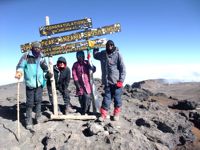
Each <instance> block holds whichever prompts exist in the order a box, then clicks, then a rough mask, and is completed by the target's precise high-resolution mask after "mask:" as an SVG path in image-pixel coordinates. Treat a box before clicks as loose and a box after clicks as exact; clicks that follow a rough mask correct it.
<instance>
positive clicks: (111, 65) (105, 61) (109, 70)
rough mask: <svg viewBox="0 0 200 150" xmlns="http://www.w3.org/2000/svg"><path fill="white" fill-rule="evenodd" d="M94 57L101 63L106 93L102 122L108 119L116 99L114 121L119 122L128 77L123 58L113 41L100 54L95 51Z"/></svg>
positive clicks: (108, 42) (102, 109)
mask: <svg viewBox="0 0 200 150" xmlns="http://www.w3.org/2000/svg"><path fill="white" fill-rule="evenodd" d="M93 55H94V58H95V59H97V60H100V62H101V69H102V83H103V85H104V91H105V95H104V98H103V101H102V106H101V108H100V112H101V117H100V120H102V121H103V120H105V119H106V116H107V112H108V110H109V109H110V104H111V102H112V99H114V111H113V116H114V117H113V119H114V120H119V114H120V112H121V106H122V100H121V94H122V87H123V82H124V79H125V76H126V69H125V65H124V62H123V59H122V56H121V54H120V53H119V50H118V48H117V47H115V44H114V42H113V41H112V40H108V41H107V43H106V50H103V51H101V52H99V49H94V50H93Z"/></svg>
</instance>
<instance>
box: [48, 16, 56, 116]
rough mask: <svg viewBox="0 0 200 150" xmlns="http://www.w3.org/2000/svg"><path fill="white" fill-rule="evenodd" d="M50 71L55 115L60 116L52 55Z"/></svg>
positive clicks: (50, 56)
mask: <svg viewBox="0 0 200 150" xmlns="http://www.w3.org/2000/svg"><path fill="white" fill-rule="evenodd" d="M45 19H46V25H49V24H50V23H49V17H48V16H46V18H45ZM48 38H50V36H48ZM48 58H49V69H50V73H51V74H52V77H51V79H50V80H51V90H52V95H53V112H54V114H55V115H58V98H57V94H56V86H55V79H54V71H53V59H52V55H49V57H48Z"/></svg>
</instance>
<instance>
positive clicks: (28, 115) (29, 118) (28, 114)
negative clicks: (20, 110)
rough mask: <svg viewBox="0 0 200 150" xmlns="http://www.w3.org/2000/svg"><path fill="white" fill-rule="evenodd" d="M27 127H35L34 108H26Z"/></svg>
mask: <svg viewBox="0 0 200 150" xmlns="http://www.w3.org/2000/svg"><path fill="white" fill-rule="evenodd" d="M26 129H28V130H30V129H33V120H32V108H31V107H27V108H26Z"/></svg>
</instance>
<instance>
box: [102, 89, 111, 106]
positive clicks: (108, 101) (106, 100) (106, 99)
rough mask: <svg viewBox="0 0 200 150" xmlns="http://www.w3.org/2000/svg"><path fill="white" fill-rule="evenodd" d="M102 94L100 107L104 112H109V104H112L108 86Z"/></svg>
mask: <svg viewBox="0 0 200 150" xmlns="http://www.w3.org/2000/svg"><path fill="white" fill-rule="evenodd" d="M104 92H105V95H104V98H103V101H102V106H101V107H102V108H103V109H105V110H109V109H110V104H111V102H112V97H111V88H110V86H105V87H104Z"/></svg>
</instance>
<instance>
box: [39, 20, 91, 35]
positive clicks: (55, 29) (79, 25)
mask: <svg viewBox="0 0 200 150" xmlns="http://www.w3.org/2000/svg"><path fill="white" fill-rule="evenodd" d="M91 27H92V19H91V18H85V19H80V20H75V21H69V22H64V23H59V24H53V25H47V26H42V27H40V28H39V32H40V36H48V35H53V34H56V33H62V32H66V31H73V30H79V29H87V28H91Z"/></svg>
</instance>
